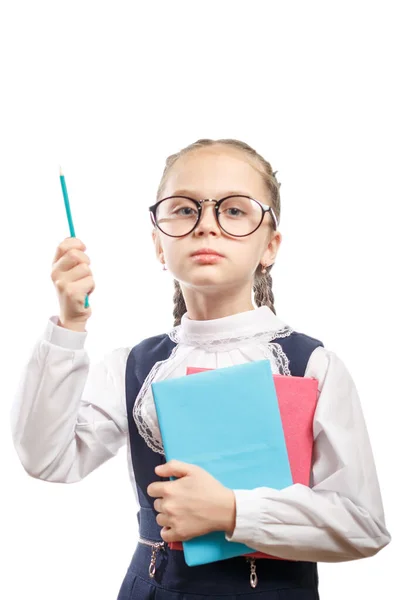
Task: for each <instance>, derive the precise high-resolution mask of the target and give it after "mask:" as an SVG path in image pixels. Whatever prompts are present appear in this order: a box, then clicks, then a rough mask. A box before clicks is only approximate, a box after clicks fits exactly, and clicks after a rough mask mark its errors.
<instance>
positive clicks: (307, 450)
mask: <svg viewBox="0 0 400 600" xmlns="http://www.w3.org/2000/svg"><path fill="white" fill-rule="evenodd" d="M209 370H211V369H200V368H197V367H187V369H186V375H191V374H193V373H200V372H201V371H209ZM273 379H274V383H275V389H276V394H277V397H278V404H279V409H280V413H281V419H282V425H283V431H284V434H285V441H286V448H287V451H288V456H289V463H290V470H291V472H292V479H293V483H301V484H303V485H307V486H308V485H310V475H311V467H312V464H311V463H312V452H313V443H314V435H313V420H314V413H315V409H316V406H317V398H318V381H317V379H314V378H311V377H293V376H286V375H273ZM169 547H170V548H171V549H172V550H183V547H182V544H181V543H180V542H171V543H169ZM246 556H251V557H254V558H274V559H276V560H280V559H279V558H278V557H276V556H270V555H269V554H264V553H263V552H253V553H251V554H246Z"/></svg>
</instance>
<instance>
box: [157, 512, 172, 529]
mask: <svg viewBox="0 0 400 600" xmlns="http://www.w3.org/2000/svg"><path fill="white" fill-rule="evenodd" d="M156 521H157V523H158V524H159V525H161V527H168V526H169V520H168V517H167V515H165V514H164V513H159V514H158V515H157V516H156Z"/></svg>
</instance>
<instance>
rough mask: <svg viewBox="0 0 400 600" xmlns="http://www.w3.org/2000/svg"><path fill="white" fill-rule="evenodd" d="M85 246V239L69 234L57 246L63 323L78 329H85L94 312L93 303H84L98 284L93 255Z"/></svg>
mask: <svg viewBox="0 0 400 600" xmlns="http://www.w3.org/2000/svg"><path fill="white" fill-rule="evenodd" d="M84 250H86V247H85V245H84V244H83V242H82V241H81V240H79V239H78V238H75V237H70V238H66V239H65V240H64V241H63V242H61V244H60V245H59V246H58V247H57V250H56V253H55V256H54V259H53V265H52V271H51V279H52V281H53V283H54V285H55V288H56V290H57V294H58V301H59V304H60V318H59V324H60V325H61V326H63V327H67V328H68V329H75V330H76V331H85V324H86V321H87V320H88V319H89V317H90V316H91V314H92V309H91V307H90V306H89V307H87V308H85V307H84V303H85V297H86V294H91V293H92V292H93V290H94V288H95V283H94V280H93V275H92V271H91V269H90V266H89V264H90V259H89V257H88V256H87V254H85V253H84Z"/></svg>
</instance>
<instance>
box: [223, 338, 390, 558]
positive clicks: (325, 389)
mask: <svg viewBox="0 0 400 600" xmlns="http://www.w3.org/2000/svg"><path fill="white" fill-rule="evenodd" d="M305 376H306V377H315V378H316V379H318V381H319V398H318V404H317V408H316V411H315V415H314V454H313V466H312V476H311V485H310V487H307V486H304V485H301V484H294V485H291V486H289V487H286V488H284V489H282V490H276V489H272V488H267V487H262V488H257V489H254V490H234V493H235V497H236V527H235V530H234V532H233V535H232V536H231V537H229V536H228V535H226V536H225V537H226V539H227V540H228V541H233V542H242V543H245V544H247V545H248V546H249V547H251V548H254V549H255V550H258V551H260V552H265V553H267V554H271V555H273V556H277V557H280V558H284V559H288V560H305V561H312V562H320V561H323V562H339V561H348V560H354V559H358V558H364V557H367V556H372V555H374V554H376V553H377V552H378V551H379V550H381V549H382V548H383V547H384V546H386V545H387V544H388V543H389V542H390V540H391V537H390V534H389V532H388V531H387V529H386V527H385V517H384V511H383V506H382V499H381V493H380V488H379V483H378V478H377V473H376V468H375V463H374V458H373V454H372V450H371V445H370V440H369V437H368V432H367V429H366V425H365V421H364V416H363V412H362V408H361V405H360V400H359V397H358V393H357V390H356V387H355V384H354V382H353V380H352V378H351V376H350V374H349V372H348V370H347V369H346V367H345V366H344V364H343V362H342V361H341V360H340V359H339V358H338V357H337V356H336V355H335V354H334V353H333V352H330V351H328V350H326V349H325V348H323V347H318V348H316V349H315V350H314V352H313V353H312V355H311V357H310V360H309V362H308V365H307V370H306V372H305Z"/></svg>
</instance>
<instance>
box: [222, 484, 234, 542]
mask: <svg viewBox="0 0 400 600" xmlns="http://www.w3.org/2000/svg"><path fill="white" fill-rule="evenodd" d="M222 514H223V518H222V522H221V526H222V527H221V529H222V531H224V532H225V533H226V534H227V535H228V536H229V537H231V536H232V534H233V532H234V529H235V526H236V497H235V492H234V491H233V490H231V489H228V488H227V490H226V495H225V501H224V509H223V513H222Z"/></svg>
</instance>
